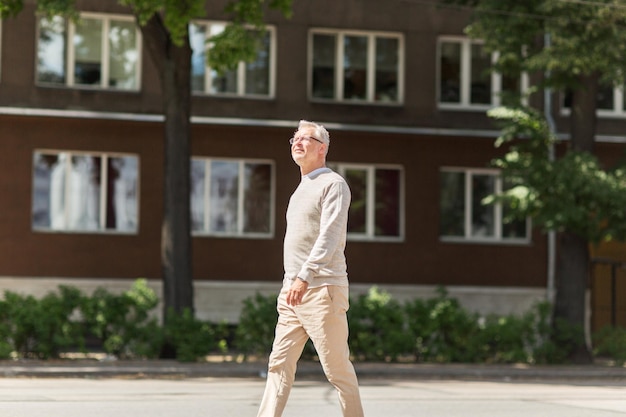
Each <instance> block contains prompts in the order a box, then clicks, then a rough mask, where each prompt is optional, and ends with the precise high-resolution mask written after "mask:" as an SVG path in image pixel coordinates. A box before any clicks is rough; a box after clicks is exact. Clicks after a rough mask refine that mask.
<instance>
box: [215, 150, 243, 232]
mask: <svg viewBox="0 0 626 417" xmlns="http://www.w3.org/2000/svg"><path fill="white" fill-rule="evenodd" d="M210 186H211V191H210V202H209V205H210V219H209V230H210V231H211V232H225V233H236V232H237V208H238V199H239V198H238V197H239V164H238V163H237V162H226V161H213V162H212V163H211V184H210Z"/></svg>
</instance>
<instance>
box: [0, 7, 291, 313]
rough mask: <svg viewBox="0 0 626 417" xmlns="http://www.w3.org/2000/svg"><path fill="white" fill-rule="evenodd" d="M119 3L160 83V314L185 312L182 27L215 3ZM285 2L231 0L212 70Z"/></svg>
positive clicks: (245, 55)
mask: <svg viewBox="0 0 626 417" xmlns="http://www.w3.org/2000/svg"><path fill="white" fill-rule="evenodd" d="M116 1H117V2H118V4H120V5H123V6H127V7H128V8H129V10H130V11H131V12H132V13H133V14H134V16H135V17H136V20H137V22H138V24H139V26H140V28H141V32H142V35H143V42H144V44H145V47H146V49H147V51H148V54H149V56H150V57H151V59H152V60H153V61H154V63H155V66H156V68H157V70H158V73H159V78H160V81H161V89H162V97H163V114H164V116H165V123H164V129H165V132H164V138H165V160H164V177H165V184H164V192H163V194H164V202H163V208H164V216H163V223H162V231H161V263H162V275H163V294H164V315H163V316H164V317H168V311H170V310H173V311H175V312H177V313H182V312H183V311H184V310H185V309H190V310H191V311H193V286H192V268H191V259H192V253H191V235H190V201H189V200H190V199H189V193H190V178H189V177H190V176H189V168H190V156H191V155H190V141H191V123H190V120H191V52H192V51H191V46H190V44H189V24H190V22H191V21H192V19H196V18H201V17H203V16H205V15H206V8H207V7H210V6H214V5H215V4H222V2H218V1H205V0H116ZM292 1H293V0H270V1H268V2H264V1H263V0H232V1H231V2H229V3H228V4H227V5H226V7H225V9H224V11H225V12H226V13H227V14H228V15H230V16H231V18H232V25H229V26H228V27H227V29H226V30H225V31H224V32H222V33H221V34H220V35H219V36H216V37H214V38H212V39H211V42H212V46H211V50H210V51H209V53H208V54H207V55H208V60H209V62H210V64H211V66H212V67H213V68H215V69H218V70H225V69H228V68H233V67H234V66H235V65H236V64H237V62H239V61H241V60H251V59H253V58H254V55H255V53H256V49H257V42H258V40H259V35H260V34H262V33H263V32H264V25H263V19H264V16H265V13H266V12H267V11H269V10H271V9H274V10H279V11H281V12H282V13H283V14H284V15H285V16H286V17H289V15H290V13H291V6H292ZM23 3H24V0H0V17H2V18H7V17H10V16H14V15H16V14H17V13H19V12H20V11H21V10H22V8H23ZM36 3H37V10H38V12H40V13H42V14H44V15H47V16H53V15H64V16H67V17H70V18H77V17H78V11H77V8H76V3H77V0H37V1H36Z"/></svg>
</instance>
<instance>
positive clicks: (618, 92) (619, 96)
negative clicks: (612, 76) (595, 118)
mask: <svg viewBox="0 0 626 417" xmlns="http://www.w3.org/2000/svg"><path fill="white" fill-rule="evenodd" d="M562 97H563V102H562V103H563V110H564V113H567V112H569V111H571V106H572V93H571V91H568V92H566V93H565V94H564V95H563V96H562ZM596 104H597V106H598V107H597V113H598V115H599V116H603V117H611V116H614V117H624V116H626V94H625V93H624V86H622V87H613V86H612V85H600V87H599V89H598V95H597V99H596Z"/></svg>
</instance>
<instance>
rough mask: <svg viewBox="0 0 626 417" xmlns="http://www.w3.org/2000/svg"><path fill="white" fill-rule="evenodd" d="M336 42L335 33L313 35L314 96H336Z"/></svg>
mask: <svg viewBox="0 0 626 417" xmlns="http://www.w3.org/2000/svg"><path fill="white" fill-rule="evenodd" d="M335 44H336V36H335V35H320V34H315V35H313V91H312V96H313V97H316V98H330V99H333V98H335Z"/></svg>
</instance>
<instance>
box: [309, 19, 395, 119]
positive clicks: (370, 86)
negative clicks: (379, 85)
mask: <svg viewBox="0 0 626 417" xmlns="http://www.w3.org/2000/svg"><path fill="white" fill-rule="evenodd" d="M317 34H321V35H334V36H335V51H334V52H335V60H334V64H335V74H334V84H335V97H333V98H332V99H330V98H320V97H314V96H313V49H314V48H313V39H314V36H315V35H317ZM346 36H360V37H367V39H368V45H367V51H368V52H367V72H368V75H367V82H366V90H367V98H366V99H364V100H355V99H346V98H343V90H344V88H343V87H344V77H343V62H344V48H343V47H342V46H343V45H344V43H343V39H344V38H345V37H346ZM378 38H393V39H397V40H398V66H397V83H398V98H397V100H396V101H382V100H376V99H375V94H376V65H375V63H376V55H375V50H376V40H377V39H378ZM307 55H308V59H307V62H308V63H307V95H308V98H309V101H311V102H319V103H336V104H359V105H367V106H392V107H398V106H403V105H404V99H405V94H404V88H405V87H404V86H405V81H404V73H405V70H404V66H405V55H406V48H405V40H404V34H403V33H401V32H383V31H365V30H342V29H328V28H312V29H309V32H308V53H307Z"/></svg>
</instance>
